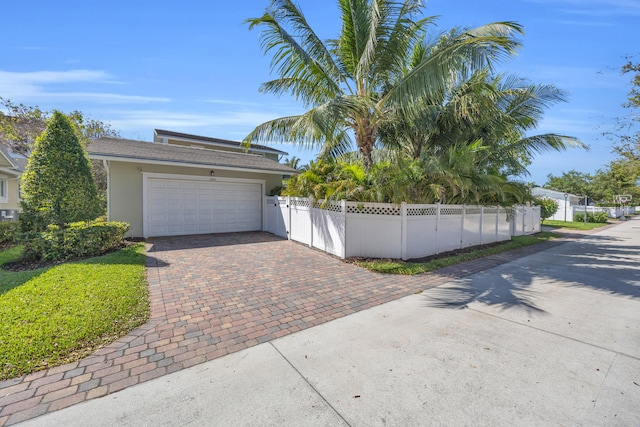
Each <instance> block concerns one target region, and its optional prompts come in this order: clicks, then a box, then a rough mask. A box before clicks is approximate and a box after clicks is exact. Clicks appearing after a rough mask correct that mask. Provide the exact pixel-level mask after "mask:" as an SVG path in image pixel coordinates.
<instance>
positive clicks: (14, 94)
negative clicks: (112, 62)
mask: <svg viewBox="0 0 640 427" xmlns="http://www.w3.org/2000/svg"><path fill="white" fill-rule="evenodd" d="M86 83H92V84H96V85H98V84H113V83H118V82H117V81H116V80H114V79H113V78H112V76H111V75H110V74H109V73H107V72H105V71H101V70H67V71H30V72H14V71H3V70H0V96H2V97H3V98H8V99H12V98H16V99H18V100H19V101H20V102H29V101H32V100H35V101H36V102H40V101H41V100H43V99H52V98H54V99H56V100H60V101H61V102H64V101H78V100H83V101H93V102H97V103H115V102H120V103H149V102H167V101H169V98H162V97H151V96H140V95H126V94H119V93H109V92H106V93H105V92H79V91H74V90H60V89H59V86H60V85H63V86H64V87H65V88H67V87H69V86H71V87H73V85H76V84H86ZM56 88H58V90H55V89H56Z"/></svg>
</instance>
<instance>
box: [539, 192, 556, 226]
mask: <svg viewBox="0 0 640 427" xmlns="http://www.w3.org/2000/svg"><path fill="white" fill-rule="evenodd" d="M533 203H534V204H536V205H540V218H541V219H542V222H543V223H544V220H545V219H548V218H551V217H552V216H553V215H554V214H555V213H556V212H558V207H559V206H558V202H556V201H555V200H553V199H549V198H548V197H542V198H539V199H535V200H534V202H533Z"/></svg>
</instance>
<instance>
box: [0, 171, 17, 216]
mask: <svg viewBox="0 0 640 427" xmlns="http://www.w3.org/2000/svg"><path fill="white" fill-rule="evenodd" d="M0 176H1V175H0ZM1 177H2V179H6V180H7V201H8V203H0V209H18V210H21V209H20V201H19V200H18V188H19V186H20V178H17V177H14V176H1Z"/></svg>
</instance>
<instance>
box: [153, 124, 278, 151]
mask: <svg viewBox="0 0 640 427" xmlns="http://www.w3.org/2000/svg"><path fill="white" fill-rule="evenodd" d="M153 133H154V135H155V136H159V137H164V138H167V139H174V140H176V141H184V142H194V143H198V144H207V145H212V146H218V147H233V148H236V145H235V143H236V142H238V141H228V143H227V142H224V140H220V141H219V142H216V141H212V140H211V139H205V138H207V137H201V138H199V137H198V135H193V137H188V136H178V135H175V133H172V132H171V131H165V130H162V129H154V130H153ZM185 135H186V134H185ZM240 144H242V143H240ZM239 147H240V148H242V146H241V145H240V146H239ZM249 150H250V151H253V152H256V153H269V154H278V155H283V156H288V155H289V153H287V152H286V151H282V150H277V149H275V148H261V147H255V146H254V145H251V146H250V147H249Z"/></svg>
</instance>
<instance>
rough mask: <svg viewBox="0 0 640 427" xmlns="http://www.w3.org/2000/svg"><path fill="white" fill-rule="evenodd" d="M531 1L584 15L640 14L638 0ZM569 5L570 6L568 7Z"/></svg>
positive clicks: (565, 11)
mask: <svg viewBox="0 0 640 427" xmlns="http://www.w3.org/2000/svg"><path fill="white" fill-rule="evenodd" d="M527 1H528V2H530V3H537V4H546V5H549V6H553V7H555V8H557V10H559V11H560V12H563V13H567V14H576V15H582V16H593V17H600V18H602V17H607V16H614V15H640V2H638V1H637V0H527ZM567 7H569V8H567Z"/></svg>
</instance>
